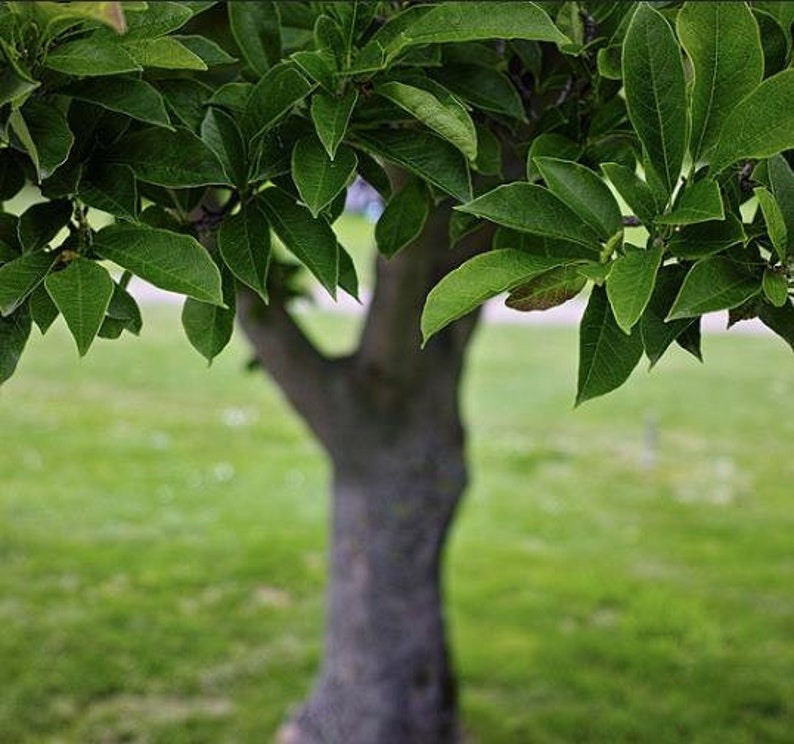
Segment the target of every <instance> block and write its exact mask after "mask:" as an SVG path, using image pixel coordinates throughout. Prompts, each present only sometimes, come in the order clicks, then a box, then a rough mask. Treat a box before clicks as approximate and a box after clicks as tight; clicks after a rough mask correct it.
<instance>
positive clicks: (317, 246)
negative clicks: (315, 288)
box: [261, 188, 339, 297]
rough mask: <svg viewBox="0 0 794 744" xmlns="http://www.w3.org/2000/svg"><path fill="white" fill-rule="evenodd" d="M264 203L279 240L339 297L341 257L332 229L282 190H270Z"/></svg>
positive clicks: (264, 198) (262, 197) (266, 192)
mask: <svg viewBox="0 0 794 744" xmlns="http://www.w3.org/2000/svg"><path fill="white" fill-rule="evenodd" d="M261 199H262V206H263V207H264V209H265V214H266V215H267V219H268V222H270V225H271V227H272V228H273V230H274V231H275V233H276V235H277V236H278V238H279V240H280V241H281V242H282V243H283V244H284V245H285V246H286V248H287V249H288V250H289V251H290V252H291V253H292V254H293V255H294V256H295V257H296V258H297V259H298V260H299V261H300V262H301V263H302V264H303V265H304V266H306V268H307V269H309V271H311V272H312V274H314V275H315V276H316V277H317V279H319V280H320V283H321V284H322V285H323V286H324V287H325V288H326V289H327V290H328V292H329V294H330V295H331V296H332V297H335V296H336V285H337V281H338V278H339V253H338V251H337V241H336V236H335V235H334V231H333V230H332V229H331V226H330V225H329V224H328V223H327V222H326V221H325V220H324V219H323V218H322V217H319V218H318V219H316V220H315V219H313V218H312V216H311V213H310V212H309V210H308V209H306V208H305V207H302V206H300V205H299V204H296V203H295V202H294V200H293V199H292V197H290V196H287V194H285V193H284V192H283V191H281V190H279V189H276V188H271V189H266V190H265V191H264V192H262V195H261Z"/></svg>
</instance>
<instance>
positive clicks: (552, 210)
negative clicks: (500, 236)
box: [456, 183, 599, 251]
mask: <svg viewBox="0 0 794 744" xmlns="http://www.w3.org/2000/svg"><path fill="white" fill-rule="evenodd" d="M456 209H459V210H460V211H461V212H467V213H469V214H474V215H477V216H478V217H483V218H485V219H487V220H491V222H495V223H496V224H498V225H504V226H505V227H511V228H513V229H514V230H520V231H522V232H528V233H534V234H536V235H544V236H546V237H550V238H560V239H562V240H570V241H573V242H575V243H581V244H582V245H584V246H587V247H588V248H591V249H592V250H593V251H598V250H599V245H598V241H599V235H598V233H597V232H596V231H595V230H594V229H593V228H592V227H591V226H590V225H589V224H588V223H587V222H586V221H585V220H584V219H583V218H582V217H580V216H579V215H578V214H577V213H576V212H574V211H573V210H572V209H571V208H570V207H569V206H567V205H566V204H565V203H564V202H562V201H561V200H560V199H559V198H558V197H556V196H555V195H554V194H552V193H551V191H549V190H548V189H544V188H541V187H540V186H535V185H533V184H529V183H510V184H506V185H504V186H499V187H497V188H495V189H494V190H493V191H489V192H488V193H486V194H483V195H482V196H480V197H478V198H477V199H474V201H471V202H469V203H468V204H463V205H462V206H459V207H456Z"/></svg>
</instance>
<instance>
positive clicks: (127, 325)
mask: <svg viewBox="0 0 794 744" xmlns="http://www.w3.org/2000/svg"><path fill="white" fill-rule="evenodd" d="M107 315H108V317H109V318H112V319H113V320H118V321H120V322H121V324H122V328H124V329H126V330H128V331H130V333H133V334H135V335H136V336H137V335H138V334H139V333H140V332H141V328H142V327H143V319H142V318H141V310H140V308H139V307H138V303H137V302H136V301H135V298H134V297H133V296H132V295H131V294H130V293H129V292H128V291H127V290H126V289H124V288H123V287H122V286H121V285H119V284H114V285H113V296H112V297H111V298H110V304H109V305H108V309H107Z"/></svg>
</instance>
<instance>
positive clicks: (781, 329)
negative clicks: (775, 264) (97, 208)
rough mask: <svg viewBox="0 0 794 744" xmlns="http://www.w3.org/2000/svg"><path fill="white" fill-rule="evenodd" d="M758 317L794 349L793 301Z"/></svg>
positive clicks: (767, 307)
mask: <svg viewBox="0 0 794 744" xmlns="http://www.w3.org/2000/svg"><path fill="white" fill-rule="evenodd" d="M758 317H759V318H760V319H761V322H762V323H763V324H764V325H765V326H766V327H767V328H769V329H771V330H772V331H774V332H775V333H776V334H777V335H778V336H780V337H781V338H782V339H783V340H784V341H786V342H787V343H788V345H789V346H791V348H792V349H794V305H792V304H791V300H789V301H788V302H787V303H785V304H784V305H783V307H774V306H773V305H767V304H762V305H761V308H760V310H759V312H758ZM2 348H3V347H2V344H0V349H2Z"/></svg>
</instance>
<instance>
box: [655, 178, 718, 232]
mask: <svg viewBox="0 0 794 744" xmlns="http://www.w3.org/2000/svg"><path fill="white" fill-rule="evenodd" d="M724 218H725V210H724V209H723V206H722V196H721V195H720V187H719V186H718V185H717V183H716V182H715V181H709V180H704V181H698V182H697V183H695V184H692V185H691V186H687V188H685V189H684V190H683V192H682V193H681V195H680V196H679V197H678V199H677V201H676V203H675V206H673V209H672V211H671V212H670V213H669V214H665V215H662V216H661V217H657V218H656V222H657V224H659V225H692V224H695V223H696V222H708V221H710V220H722V219H724Z"/></svg>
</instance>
